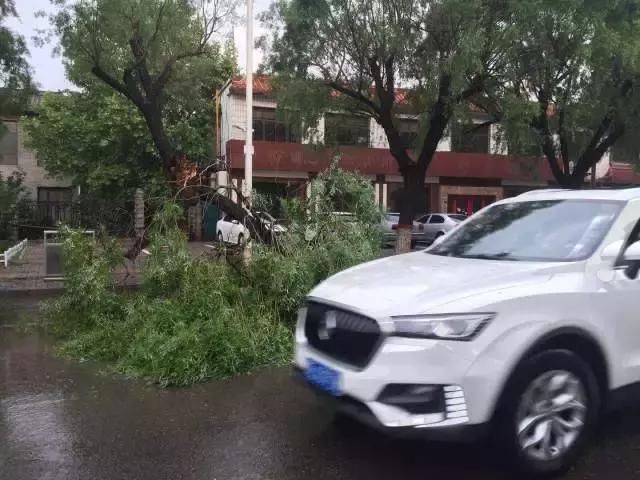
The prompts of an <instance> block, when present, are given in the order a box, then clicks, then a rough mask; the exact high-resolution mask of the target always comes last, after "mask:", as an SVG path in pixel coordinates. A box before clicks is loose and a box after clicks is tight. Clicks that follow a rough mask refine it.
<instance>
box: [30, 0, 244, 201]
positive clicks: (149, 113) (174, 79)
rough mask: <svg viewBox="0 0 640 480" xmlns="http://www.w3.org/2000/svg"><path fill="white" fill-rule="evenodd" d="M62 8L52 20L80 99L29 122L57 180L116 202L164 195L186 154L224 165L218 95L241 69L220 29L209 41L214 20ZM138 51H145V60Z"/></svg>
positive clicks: (173, 12)
mask: <svg viewBox="0 0 640 480" xmlns="http://www.w3.org/2000/svg"><path fill="white" fill-rule="evenodd" d="M206 4H207V2H204V3H203V5H205V7H206ZM60 8H61V9H60V10H59V11H58V12H57V13H56V14H55V15H54V16H53V17H51V21H52V22H53V24H54V26H55V28H56V30H57V31H58V33H60V34H61V45H60V47H61V53H62V55H63V59H64V62H65V65H66V69H67V74H68V76H69V79H70V80H71V81H72V82H74V83H75V85H77V86H78V87H79V88H80V92H67V93H64V94H46V95H45V96H44V98H43V101H42V104H41V105H40V107H39V109H38V116H37V117H35V118H34V119H32V120H30V121H29V122H27V128H28V131H29V134H30V137H31V144H32V146H33V147H34V148H35V149H36V151H37V152H38V153H37V154H38V159H39V160H40V161H41V162H42V164H43V165H44V166H45V167H46V168H47V170H48V171H49V172H50V173H52V174H54V175H64V176H72V177H73V178H74V179H75V182H76V183H77V184H79V185H80V186H81V187H83V188H82V190H83V191H84V192H87V193H91V194H95V195H99V196H101V197H109V196H113V195H120V194H125V193H126V192H130V191H131V189H134V188H136V187H140V186H144V187H145V188H147V190H152V189H154V188H155V187H152V186H153V185H156V186H158V183H159V182H160V176H159V175H160V174H161V173H162V169H163V167H166V164H167V162H169V161H171V160H172V159H173V156H175V155H176V154H178V153H181V154H183V155H185V156H187V157H188V158H190V159H193V160H209V159H212V158H213V157H214V152H213V150H214V144H215V143H214V129H215V127H214V113H213V107H212V96H213V92H214V91H215V88H217V87H218V86H220V85H222V83H223V82H224V81H226V79H227V78H228V77H229V76H231V75H232V74H233V73H234V72H235V71H236V68H237V67H236V59H235V50H234V47H233V45H231V44H230V43H229V42H216V41H214V39H213V37H212V35H213V30H212V28H214V27H212V26H211V25H210V24H209V27H208V28H209V30H207V31H208V32H211V36H208V37H206V39H205V37H204V36H203V35H205V33H204V32H205V30H204V29H205V25H204V23H203V24H200V23H199V22H202V21H204V20H203V18H204V15H205V14H206V15H209V14H210V13H211V12H209V11H208V10H207V11H206V12H205V13H202V11H198V10H196V9H195V4H194V3H191V2H184V1H178V0H163V1H159V0H136V1H122V2H121V1H111V0H110V1H104V0H102V1H97V2H84V1H76V2H71V3H66V2H61V3H60ZM207 18H209V17H207ZM211 21H213V20H211V19H210V20H209V22H211ZM215 21H218V20H215ZM135 42H142V43H141V45H142V46H141V48H142V52H141V53H140V52H139V53H140V55H141V56H140V57H139V59H138V60H136V57H135V55H134V53H133V51H132V50H131V49H132V48H133V45H134V44H135ZM198 42H204V44H203V45H201V44H200V43H198ZM190 48H193V50H190ZM138 62H140V63H139V64H138ZM161 75H162V76H161ZM151 84H153V85H155V86H154V87H153V89H151V90H146V89H145V88H146V87H149V86H150V85H151ZM163 145H166V149H165V148H164V147H163ZM163 154H164V155H168V157H163Z"/></svg>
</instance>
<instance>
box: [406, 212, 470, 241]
mask: <svg viewBox="0 0 640 480" xmlns="http://www.w3.org/2000/svg"><path fill="white" fill-rule="evenodd" d="M466 218H467V217H466V215H462V214H459V213H429V214H427V215H423V216H422V217H420V218H418V220H417V221H418V222H419V223H420V224H421V225H422V233H423V235H424V241H425V242H426V243H432V242H433V241H434V240H435V239H436V238H438V237H441V236H442V235H444V234H445V233H447V232H448V231H449V230H453V229H454V228H455V227H456V226H458V224H459V223H460V222H462V221H464V220H466Z"/></svg>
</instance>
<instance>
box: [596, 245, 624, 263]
mask: <svg viewBox="0 0 640 480" xmlns="http://www.w3.org/2000/svg"><path fill="white" fill-rule="evenodd" d="M623 245H624V241H623V240H616V241H615V242H613V243H610V244H609V245H607V246H606V247H604V249H602V253H601V254H600V258H602V260H611V261H613V260H617V258H618V255H620V250H621V249H622V246H623Z"/></svg>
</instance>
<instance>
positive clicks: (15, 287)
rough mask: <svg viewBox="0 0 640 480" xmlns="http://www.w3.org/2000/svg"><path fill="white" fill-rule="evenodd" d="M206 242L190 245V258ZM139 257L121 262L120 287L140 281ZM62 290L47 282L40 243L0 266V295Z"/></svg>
mask: <svg viewBox="0 0 640 480" xmlns="http://www.w3.org/2000/svg"><path fill="white" fill-rule="evenodd" d="M129 244H130V240H124V241H123V243H122V250H123V252H125V251H126V250H127V248H128V245H129ZM208 244H209V243H208V242H191V243H189V250H190V251H191V252H192V254H193V255H195V256H199V255H204V254H206V253H207V252H208V251H210V249H209V248H208V247H207V246H206V245H208ZM145 258H146V257H145V255H140V256H139V257H138V258H137V259H136V260H135V261H134V262H131V261H130V260H128V259H126V258H125V259H124V262H125V263H124V266H123V267H122V268H119V269H118V270H117V271H116V272H115V280H116V282H118V283H119V284H121V285H122V286H135V285H137V284H138V283H139V281H140V272H141V271H142V267H143V265H144V261H145ZM62 287H63V282H62V281H61V280H56V279H50V278H47V272H46V264H45V251H44V242H43V241H42V240H29V242H28V245H27V249H26V251H25V252H24V254H23V256H22V258H21V259H14V260H12V261H11V262H10V263H9V267H8V268H4V266H3V265H0V292H8V291H10V292H15V291H28V290H59V289H61V288H62Z"/></svg>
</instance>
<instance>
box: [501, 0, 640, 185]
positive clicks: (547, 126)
mask: <svg viewBox="0 0 640 480" xmlns="http://www.w3.org/2000/svg"><path fill="white" fill-rule="evenodd" d="M639 6H640V4H639V3H638V2H636V1H635V0H632V1H612V2H604V3H602V2H594V1H591V0H562V1H552V0H534V1H529V0H526V1H525V0H512V1H511V2H510V3H509V8H510V12H511V13H510V18H511V29H512V30H513V32H514V34H515V40H516V41H515V42H514V44H513V45H512V46H511V47H510V48H509V49H508V50H507V53H508V54H509V57H508V59H509V61H508V62H507V68H506V70H505V74H506V76H505V83H504V93H503V96H502V100H501V104H502V105H501V109H502V112H503V118H502V123H503V125H504V131H505V133H506V136H507V139H508V140H509V142H510V144H511V145H512V146H513V147H516V148H515V150H517V147H518V145H519V144H521V143H522V139H523V138H528V137H533V138H535V139H536V141H537V143H538V145H539V146H540V147H544V153H545V155H546V156H547V159H548V161H549V162H550V165H551V166H552V169H553V168H556V169H557V170H556V171H554V175H555V176H556V180H557V181H558V182H559V183H560V184H561V185H568V186H576V185H577V186H579V185H581V184H582V182H583V180H584V176H585V174H586V173H587V171H588V170H589V168H591V166H592V165H593V164H595V163H596V162H598V161H599V160H600V159H601V158H602V156H603V155H604V154H605V153H606V152H607V150H608V149H609V148H610V147H611V146H613V145H615V144H616V142H618V141H623V142H625V143H629V140H631V143H635V144H637V145H638V146H640V143H638V142H639V141H638V140H637V138H636V137H637V136H635V135H633V134H632V133H631V132H632V131H634V130H635V128H637V125H638V123H639V120H640V116H639V112H638V110H637V108H636V105H637V104H638V102H639V101H640V97H638V94H637V92H636V90H637V89H636V88H634V85H635V84H636V83H637V81H638V78H640V77H638V74H639V73H640V70H639V69H638V67H639V66H640V64H639V62H640V48H639V46H640V45H639V43H638V38H639V37H640V35H639V34H640V30H639V27H640V23H639V21H640V13H639V11H638V7H639ZM532 107H533V108H532ZM632 150H633V149H632ZM635 151H636V152H637V151H638V147H635ZM636 159H637V155H635V158H634V156H630V157H628V158H624V159H619V160H626V161H634V160H636Z"/></svg>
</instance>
